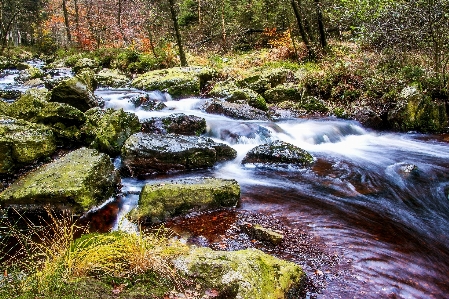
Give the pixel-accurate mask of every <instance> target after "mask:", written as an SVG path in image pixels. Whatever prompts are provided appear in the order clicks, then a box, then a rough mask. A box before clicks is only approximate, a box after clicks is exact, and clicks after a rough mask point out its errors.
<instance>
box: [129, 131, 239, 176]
mask: <svg viewBox="0 0 449 299" xmlns="http://www.w3.org/2000/svg"><path fill="white" fill-rule="evenodd" d="M236 156H237V153H236V151H235V150H234V149H233V148H231V147H230V146H228V145H226V144H222V143H216V142H214V141H213V140H212V139H210V138H206V137H198V136H184V135H178V134H167V135H157V134H147V133H136V134H134V135H132V136H131V137H130V138H128V140H127V141H126V142H125V145H124V146H123V148H122V168H123V169H125V170H127V171H128V172H129V173H130V174H131V176H145V175H149V174H154V173H167V172H171V171H183V170H189V169H199V168H208V167H212V166H214V164H215V163H217V162H220V161H224V160H231V159H234V158H235V157H236Z"/></svg>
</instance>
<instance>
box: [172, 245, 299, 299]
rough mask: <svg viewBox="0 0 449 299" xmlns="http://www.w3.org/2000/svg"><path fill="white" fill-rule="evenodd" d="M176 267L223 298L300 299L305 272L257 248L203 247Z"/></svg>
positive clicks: (183, 259) (181, 258) (180, 261)
mask: <svg viewBox="0 0 449 299" xmlns="http://www.w3.org/2000/svg"><path fill="white" fill-rule="evenodd" d="M173 262H174V265H175V268H176V269H177V270H178V271H181V272H182V273H184V275H186V276H188V277H189V278H191V279H193V280H194V281H197V282H198V283H200V285H201V286H203V287H205V288H211V289H215V290H219V292H220V295H219V298H240V299H266V298H270V299H271V298H272V299H277V298H279V299H280V298H299V297H298V294H299V292H300V290H301V289H302V287H303V281H304V279H305V273H304V271H303V270H302V268H301V267H300V266H298V265H296V264H294V263H292V262H287V261H283V260H280V259H278V258H276V257H273V256H271V255H268V254H265V253H263V252H262V251H260V250H257V249H246V250H239V251H226V252H224V251H213V250H212V249H209V248H205V247H201V248H194V249H192V250H191V252H190V254H188V255H182V256H180V257H178V258H177V259H175V260H174V261H173Z"/></svg>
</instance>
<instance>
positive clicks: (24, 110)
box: [6, 88, 50, 121]
mask: <svg viewBox="0 0 449 299" xmlns="http://www.w3.org/2000/svg"><path fill="white" fill-rule="evenodd" d="M49 99H50V94H49V93H48V91H47V90H46V89H35V88H32V89H29V90H27V91H26V92H25V93H24V94H23V95H22V96H20V97H19V98H18V99H17V100H16V101H14V102H12V103H11V104H9V106H8V108H7V110H6V115H8V116H10V117H13V118H19V119H24V120H30V121H32V119H33V118H34V117H36V116H37V115H38V113H39V112H40V111H41V109H42V108H44V107H45V106H46V104H47V103H48V100H49Z"/></svg>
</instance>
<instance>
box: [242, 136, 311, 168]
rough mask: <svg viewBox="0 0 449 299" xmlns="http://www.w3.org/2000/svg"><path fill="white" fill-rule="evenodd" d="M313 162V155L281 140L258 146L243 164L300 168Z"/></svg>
mask: <svg viewBox="0 0 449 299" xmlns="http://www.w3.org/2000/svg"><path fill="white" fill-rule="evenodd" d="M312 162H313V156H312V155H311V154H309V153H308V152H306V151H305V150H303V149H302V148H299V147H297V146H294V145H293V144H290V143H287V142H284V141H280V140H276V141H273V142H270V143H267V144H262V145H259V146H256V147H255V148H253V149H252V150H250V151H249V152H248V153H247V154H246V156H245V158H243V160H242V164H247V163H253V164H261V165H268V166H284V165H292V166H299V167H307V166H310V165H311V164H312Z"/></svg>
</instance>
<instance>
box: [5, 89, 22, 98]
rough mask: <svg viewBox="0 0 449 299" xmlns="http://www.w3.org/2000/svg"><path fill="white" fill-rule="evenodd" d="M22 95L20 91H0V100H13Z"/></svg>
mask: <svg viewBox="0 0 449 299" xmlns="http://www.w3.org/2000/svg"><path fill="white" fill-rule="evenodd" d="M21 95H22V92H21V91H20V90H14V89H12V90H0V98H2V99H5V100H15V99H17V98H19V97H20V96H21Z"/></svg>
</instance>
